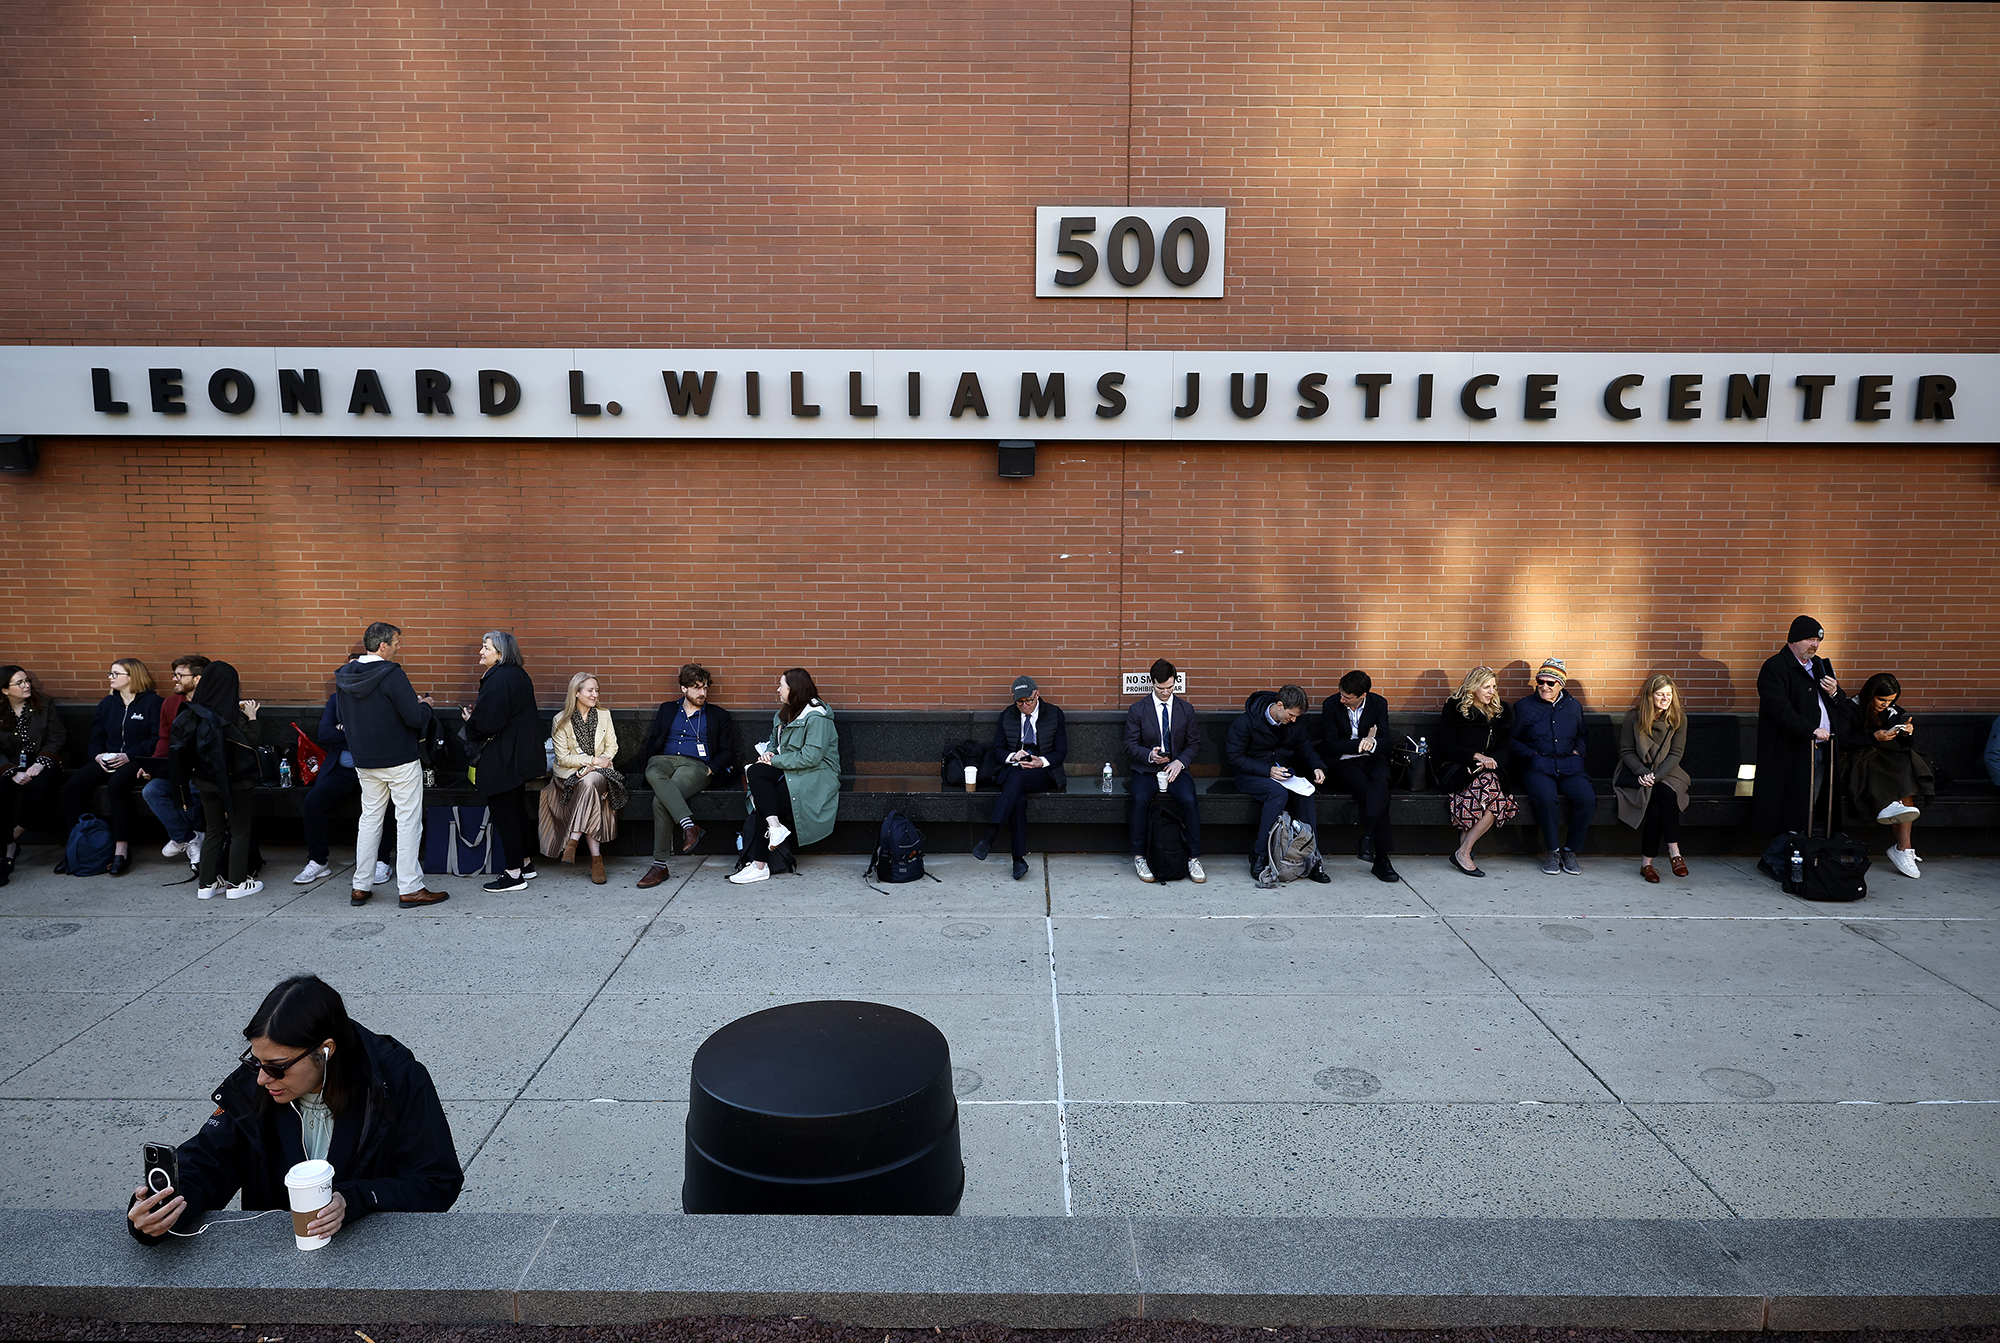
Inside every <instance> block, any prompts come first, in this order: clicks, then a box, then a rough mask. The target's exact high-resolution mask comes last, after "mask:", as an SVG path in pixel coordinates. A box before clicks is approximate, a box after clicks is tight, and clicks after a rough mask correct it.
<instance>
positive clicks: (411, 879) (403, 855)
mask: <svg viewBox="0 0 2000 1343" xmlns="http://www.w3.org/2000/svg"><path fill="white" fill-rule="evenodd" d="M361 646H362V648H363V649H365V650H367V651H365V652H364V653H362V655H361V656H360V657H358V658H356V659H354V661H352V662H350V663H348V664H347V665H345V666H343V667H341V668H339V669H338V670H336V671H335V672H334V674H333V696H334V700H335V701H336V709H337V713H338V716H339V719H340V726H341V728H342V729H343V730H344V731H345V732H346V733H347V751H348V754H349V755H350V756H351V757H352V758H353V760H354V777H355V779H356V780H357V781H358V782H359V783H360V785H361V824H360V827H359V828H358V829H357V830H356V831H355V836H354V879H353V884H352V885H351V886H350V887H349V889H348V897H347V899H348V903H349V904H354V905H359V904H365V903H366V902H367V900H368V897H369V896H371V895H373V894H374V891H375V857H376V855H377V854H379V853H380V852H381V851H382V814H383V813H384V812H386V811H388V810H389V808H390V807H391V806H392V805H393V806H394V807H395V810H396V904H397V906H398V907H399V908H402V909H416V908H418V907H420V906H423V905H435V904H437V903H438V902H439V901H441V900H448V899H450V896H449V895H447V894H446V893H445V892H443V891H434V890H432V889H431V888H430V887H429V886H427V885H426V884H425V882H424V856H423V844H424V764H423V736H424V733H425V731H427V730H428V729H429V727H430V725H431V700H430V696H428V695H419V694H418V693H417V691H416V687H414V686H412V685H411V684H410V677H409V674H408V673H407V672H405V671H404V670H403V667H402V664H401V663H400V662H398V661H397V659H398V658H399V657H401V656H402V652H403V631H402V630H400V629H398V628H397V627H396V626H394V625H391V624H390V623H389V622H388V621H386V620H378V621H376V622H375V623H374V624H372V625H370V626H369V627H368V628H367V629H366V630H365V631H363V632H362V635H361ZM322 716H323V715H322Z"/></svg>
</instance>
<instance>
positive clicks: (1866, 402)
mask: <svg viewBox="0 0 2000 1343" xmlns="http://www.w3.org/2000/svg"><path fill="white" fill-rule="evenodd" d="M1894 381H1895V379H1894V378H1891V377H1886V376H1884V375H1883V374H1880V373H1864V374H1862V375H1861V376H1860V377H1858V378H1856V379H1855V380H1854V418H1855V420H1856V421H1858V422H1862V423H1866V422H1867V421H1869V420H1886V419H1888V418H1889V384H1890V383H1892V382H1894Z"/></svg>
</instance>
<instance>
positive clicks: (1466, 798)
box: [1431, 667, 1521, 877]
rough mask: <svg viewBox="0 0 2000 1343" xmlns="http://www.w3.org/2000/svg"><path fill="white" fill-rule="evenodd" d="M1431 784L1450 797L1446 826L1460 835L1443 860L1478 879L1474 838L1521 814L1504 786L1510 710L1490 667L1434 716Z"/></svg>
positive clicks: (1476, 671)
mask: <svg viewBox="0 0 2000 1343" xmlns="http://www.w3.org/2000/svg"><path fill="white" fill-rule="evenodd" d="M1436 731H1437V740H1436V742H1434V743H1433V744H1432V746H1431V757H1432V759H1433V760H1435V761H1436V762H1437V764H1436V766H1435V768H1436V770H1437V784H1438V787H1439V788H1441V789H1443V790H1444V791H1445V792H1446V793H1449V794H1450V795H1451V797H1450V800H1449V807H1450V810H1451V823H1452V824H1453V825H1455V826H1457V827H1458V828H1459V829H1460V830H1462V831H1464V832H1465V833H1464V837H1463V838H1462V839H1460V840H1459V842H1458V849H1457V851H1456V852H1454V853H1453V854H1452V855H1451V857H1450V859H1449V860H1448V861H1449V862H1450V863H1451V865H1452V868H1453V870H1454V871H1457V872H1462V873H1464V874H1465V875H1466V876H1468V877H1483V876H1485V875H1486V874H1485V873H1484V872H1482V871H1480V870H1479V865H1478V864H1477V863H1475V862H1474V861H1473V857H1472V846H1473V845H1474V844H1476V843H1478V842H1479V839H1480V836H1482V835H1484V834H1485V833H1486V832H1487V831H1488V830H1491V829H1492V828H1493V827H1494V826H1496V825H1498V824H1500V823H1501V822H1502V821H1511V820H1513V819H1514V817H1515V815H1516V814H1517V813H1518V812H1519V811H1520V810H1521V804H1520V803H1518V802H1516V801H1515V800H1514V795H1513V789H1512V788H1511V787H1509V778H1508V774H1507V762H1508V760H1509V759H1510V758H1511V757H1512V756H1513V754H1514V746H1513V738H1514V711H1513V709H1511V708H1509V707H1508V706H1507V703H1506V702H1505V701H1504V700H1502V699H1501V698H1500V678H1499V676H1498V675H1496V674H1495V673H1494V671H1493V669H1492V668H1491V667H1474V668H1473V669H1472V670H1471V671H1469V672H1467V673H1466V674H1465V680H1464V681H1463V682H1461V683H1460V684H1459V687H1458V691H1457V693H1456V694H1454V695H1453V696H1452V697H1451V698H1450V699H1448V700H1446V701H1445V702H1444V708H1443V709H1442V710H1441V711H1440V712H1439V714H1438V725H1437V729H1436Z"/></svg>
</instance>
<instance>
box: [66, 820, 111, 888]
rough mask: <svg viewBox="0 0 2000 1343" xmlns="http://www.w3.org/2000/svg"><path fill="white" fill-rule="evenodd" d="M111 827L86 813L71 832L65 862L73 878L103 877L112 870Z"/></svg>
mask: <svg viewBox="0 0 2000 1343" xmlns="http://www.w3.org/2000/svg"><path fill="white" fill-rule="evenodd" d="M111 847H112V845H111V827H110V826H108V825H106V824H105V823H104V822H103V821H101V820H99V819H98V818H97V817H95V816H92V815H91V814H90V813H89V812H85V813H84V814H83V815H82V816H79V817H78V818H77V821H76V828H75V829H73V830H71V831H70V832H69V843H68V844H66V845H64V846H63V862H64V863H65V864H67V866H68V867H69V874H70V875H71V876H72V877H101V876H103V875H104V874H105V873H106V872H109V871H110V870H111Z"/></svg>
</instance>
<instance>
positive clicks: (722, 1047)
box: [681, 1002, 965, 1216]
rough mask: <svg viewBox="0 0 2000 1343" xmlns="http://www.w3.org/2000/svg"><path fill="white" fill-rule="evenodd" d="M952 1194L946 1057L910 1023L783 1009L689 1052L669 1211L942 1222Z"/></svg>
mask: <svg viewBox="0 0 2000 1343" xmlns="http://www.w3.org/2000/svg"><path fill="white" fill-rule="evenodd" d="M964 1193H965V1165H964V1163H963V1161H962V1160H961V1159H960V1155H959V1146H958V1098H957V1097H956V1096H954V1095H953V1094H952V1088H951V1046H950V1045H948V1044H947V1043H946V1042H945V1038H944V1035H943V1034H942V1033H941V1032H940V1031H939V1030H938V1028H937V1027H935V1026H933V1025H931V1023H930V1022H928V1021H925V1020H924V1019H923V1018H922V1017H920V1016H917V1015H916V1014H915V1013H913V1012H905V1011H903V1010H902V1009H901V1008H899V1007H887V1006H884V1005H883V1004H881V1003H852V1002H817V1003H793V1004H790V1005H789V1006H786V1007H773V1008H770V1009H768V1010H766V1011H763V1012H754V1013H752V1014H751V1015H749V1016H747V1017H741V1018H738V1019H737V1020H735V1021H732V1022H730V1023H729V1024H728V1025H727V1026H724V1027H723V1028H722V1029H721V1030H718V1031H717V1032H715V1034H713V1035H711V1036H709V1037H708V1039H706V1040H705V1041H703V1042H702V1046H701V1048H700V1049H698V1050H696V1051H695V1056H694V1067H693V1069H692V1076H691V1078H690V1083H689V1094H688V1118H687V1165H686V1170H685V1172H684V1174H683V1178H682V1183H681V1209H682V1211H684V1212H691V1213H699V1212H715V1213H836V1214H868V1215H877V1216H884V1215H888V1216H911V1215H929V1216H948V1215H950V1214H951V1213H953V1212H955V1211H957V1209H958V1202H959V1199H960V1197H962V1196H963V1194H964Z"/></svg>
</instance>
